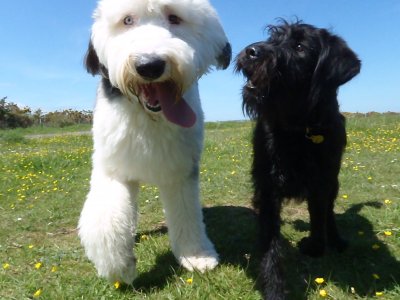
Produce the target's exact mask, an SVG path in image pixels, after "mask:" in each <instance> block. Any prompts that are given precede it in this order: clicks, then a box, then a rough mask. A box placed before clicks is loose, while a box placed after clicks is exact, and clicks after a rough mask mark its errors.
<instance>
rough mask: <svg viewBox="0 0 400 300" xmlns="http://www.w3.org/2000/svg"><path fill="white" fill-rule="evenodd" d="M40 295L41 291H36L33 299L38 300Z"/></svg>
mask: <svg viewBox="0 0 400 300" xmlns="http://www.w3.org/2000/svg"><path fill="white" fill-rule="evenodd" d="M41 294H42V289H38V290H37V291H36V292H35V293H34V294H33V298H39V296H40V295H41Z"/></svg>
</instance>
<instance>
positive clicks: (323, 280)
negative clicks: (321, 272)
mask: <svg viewBox="0 0 400 300" xmlns="http://www.w3.org/2000/svg"><path fill="white" fill-rule="evenodd" d="M314 281H315V282H316V283H318V284H323V283H324V282H325V279H324V278H322V277H318V278H315V280H314Z"/></svg>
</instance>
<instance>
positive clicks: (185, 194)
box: [160, 174, 218, 272]
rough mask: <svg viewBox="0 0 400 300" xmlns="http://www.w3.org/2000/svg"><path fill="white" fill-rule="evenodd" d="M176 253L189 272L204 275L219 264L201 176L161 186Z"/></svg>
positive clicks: (170, 234) (172, 244) (169, 231)
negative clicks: (205, 213)
mask: <svg viewBox="0 0 400 300" xmlns="http://www.w3.org/2000/svg"><path fill="white" fill-rule="evenodd" d="M160 195H161V198H162V200H163V204H164V209H165V216H166V221H167V226H168V234H169V239H170V242H171V247H172V252H173V253H174V255H175V257H176V259H177V260H178V261H179V263H180V264H181V265H182V266H183V267H185V268H186V269H188V270H189V271H193V270H198V271H200V272H204V271H205V270H207V269H213V268H214V267H215V266H216V265H217V264H218V254H217V253H216V251H215V249H214V246H213V244H212V243H211V241H210V240H209V239H208V237H207V234H206V231H205V225H204V223H203V214H202V210H201V205H200V200H199V182H198V174H195V175H192V176H190V177H189V178H184V179H182V180H181V181H179V182H174V183H172V184H169V185H165V186H160Z"/></svg>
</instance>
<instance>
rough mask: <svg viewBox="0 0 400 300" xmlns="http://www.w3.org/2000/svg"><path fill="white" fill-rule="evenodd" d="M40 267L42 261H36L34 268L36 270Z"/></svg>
mask: <svg viewBox="0 0 400 300" xmlns="http://www.w3.org/2000/svg"><path fill="white" fill-rule="evenodd" d="M41 267H42V263H41V262H38V263H36V264H35V269H36V270H39V269H40V268H41Z"/></svg>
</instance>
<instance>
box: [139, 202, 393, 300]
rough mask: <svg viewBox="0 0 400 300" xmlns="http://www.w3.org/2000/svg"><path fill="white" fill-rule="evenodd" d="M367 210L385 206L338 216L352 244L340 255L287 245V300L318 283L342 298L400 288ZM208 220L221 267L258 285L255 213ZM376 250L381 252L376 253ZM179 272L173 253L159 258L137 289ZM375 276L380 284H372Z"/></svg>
mask: <svg viewBox="0 0 400 300" xmlns="http://www.w3.org/2000/svg"><path fill="white" fill-rule="evenodd" d="M364 206H370V207H375V208H377V209H379V208H380V206H381V205H380V204H379V203H377V202H368V203H363V204H356V205H354V206H352V207H351V208H349V209H348V210H347V211H346V212H345V213H343V214H339V215H337V223H338V226H339V230H340V231H341V232H342V233H343V236H344V237H345V238H346V239H348V240H349V241H350V246H349V249H347V250H346V251H345V252H344V253H342V254H338V253H333V252H332V253H330V252H328V253H327V254H326V255H325V256H323V257H322V258H310V257H307V256H304V255H302V254H301V253H300V252H299V251H298V249H297V247H295V246H293V245H292V244H291V243H289V241H288V240H286V239H283V241H282V250H283V253H282V263H283V266H284V269H285V277H286V278H285V279H286V289H287V292H288V294H287V297H288V299H296V300H300V299H307V294H309V292H310V290H311V291H312V290H316V289H317V288H318V287H317V286H316V284H315V283H314V279H315V278H317V277H324V278H325V279H326V280H328V281H329V282H333V283H334V284H335V285H336V286H337V287H339V288H341V289H342V290H343V293H350V292H351V290H353V293H355V294H356V295H358V296H367V295H374V294H375V292H376V291H383V290H386V291H391V290H394V289H395V288H396V287H397V288H398V286H399V284H400V263H399V262H398V261H397V260H396V258H395V257H394V256H393V255H392V254H391V253H390V251H389V249H388V247H387V246H386V245H385V244H384V243H382V241H380V240H379V239H378V238H377V236H376V233H375V232H374V230H373V226H372V224H371V223H370V221H368V219H366V218H365V217H363V216H361V215H360V214H359V212H360V210H361V209H362V208H363V207H364ZM204 219H205V223H206V225H207V232H208V235H209V237H210V239H211V240H212V241H213V242H214V244H215V247H216V249H217V252H218V253H219V255H220V264H221V265H223V264H230V265H237V266H240V267H242V268H243V269H244V270H245V271H246V274H247V276H248V277H249V278H252V279H253V280H254V281H255V282H256V280H257V276H258V269H259V263H260V260H261V253H260V252H259V251H258V243H257V237H258V233H257V230H258V229H257V216H256V215H255V213H254V212H253V210H252V209H249V208H246V207H239V206H217V207H210V208H205V209H204ZM292 225H293V227H294V228H295V230H297V231H308V229H309V224H308V223H306V222H304V221H301V220H296V221H294V222H292ZM166 233H167V230H166V228H165V227H162V228H160V229H158V230H155V231H149V232H142V233H141V234H146V235H152V234H155V235H160V234H166ZM373 245H377V246H378V247H379V248H378V249H377V250H374V249H373ZM375 247H376V246H375ZM177 270H179V266H178V264H177V262H176V260H175V258H174V256H173V254H172V252H171V251H168V252H166V253H164V254H161V255H160V256H158V257H157V261H156V264H155V265H154V267H153V268H152V269H151V270H150V271H148V272H146V273H142V274H139V277H138V278H137V279H136V280H135V282H134V287H135V289H138V290H140V291H141V292H144V293H150V292H151V291H154V290H155V289H162V288H163V287H164V286H165V285H166V284H167V283H168V280H169V279H170V278H171V277H173V276H175V275H176V271H177ZM374 274H377V275H378V276H379V279H376V278H374Z"/></svg>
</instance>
